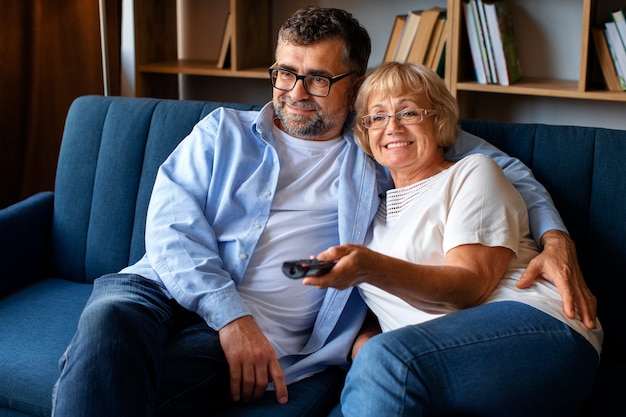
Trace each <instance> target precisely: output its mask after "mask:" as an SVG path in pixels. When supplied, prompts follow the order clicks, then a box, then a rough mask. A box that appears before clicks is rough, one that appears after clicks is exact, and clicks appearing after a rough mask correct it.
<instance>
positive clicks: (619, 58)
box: [604, 22, 626, 90]
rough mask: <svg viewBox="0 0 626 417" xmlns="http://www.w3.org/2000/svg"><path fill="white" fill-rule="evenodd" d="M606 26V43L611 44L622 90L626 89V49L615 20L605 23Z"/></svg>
mask: <svg viewBox="0 0 626 417" xmlns="http://www.w3.org/2000/svg"><path fill="white" fill-rule="evenodd" d="M604 27H605V29H604V35H605V36H606V43H607V45H608V46H609V51H610V53H611V57H612V58H613V65H614V66H615V72H616V73H617V79H618V80H619V84H620V86H621V88H622V90H626V78H625V77H626V51H624V48H622V47H620V46H621V45H620V43H621V40H620V38H619V33H617V27H615V22H607V23H605V24H604Z"/></svg>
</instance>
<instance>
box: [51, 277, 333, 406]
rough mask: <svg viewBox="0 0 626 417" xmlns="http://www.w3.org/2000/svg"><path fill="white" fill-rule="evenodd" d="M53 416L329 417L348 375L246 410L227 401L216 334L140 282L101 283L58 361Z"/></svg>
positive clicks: (305, 385)
mask: <svg viewBox="0 0 626 417" xmlns="http://www.w3.org/2000/svg"><path fill="white" fill-rule="evenodd" d="M60 367H61V375H60V377H59V380H58V381H57V383H56V385H55V388H54V393H53V401H52V404H53V413H52V415H53V416H63V417H70V416H90V417H98V416H116V417H124V416H128V417H142V416H196V415H197V416H200V415H202V416H222V415H223V416H229V417H230V416H242V417H243V416H255V417H257V416H276V415H279V414H281V415H290V416H317V415H320V416H326V415H327V414H328V411H329V409H330V408H332V406H333V405H334V404H336V403H337V401H338V397H339V393H340V392H341V386H342V384H343V380H344V377H345V372H344V371H342V370H340V369H337V368H330V369H328V370H326V371H325V372H322V373H319V374H317V375H313V376H312V377H309V378H306V379H305V380H303V381H299V382H296V383H294V384H291V385H289V387H288V388H289V402H288V403H287V404H285V405H280V404H278V402H277V401H276V398H275V394H274V392H266V395H265V397H264V398H262V399H260V400H258V401H255V402H252V403H247V404H241V403H234V402H233V401H232V400H231V399H230V388H229V371H228V363H227V361H226V358H225V356H224V353H223V351H222V348H221V345H220V343H219V337H218V333H217V332H216V331H214V330H212V329H211V328H209V327H208V326H207V325H206V323H205V322H204V321H203V320H202V319H201V318H200V317H199V316H198V315H196V314H194V313H191V312H189V311H187V310H185V309H184V308H182V307H181V306H180V305H178V304H177V303H176V302H175V301H174V300H170V299H168V298H167V297H166V296H165V295H164V294H163V292H162V291H161V289H160V288H159V287H158V285H156V283H154V282H153V281H150V280H147V279H145V278H142V277H140V276H137V275H122V274H112V275H106V276H104V277H102V278H99V279H97V280H96V281H95V283H94V289H93V292H92V294H91V297H90V298H89V300H88V302H87V305H86V306H85V309H84V311H83V313H82V315H81V318H80V321H79V323H78V328H77V330H76V333H75V335H74V338H73V339H72V341H71V343H70V345H69V346H68V348H67V349H66V352H65V353H64V355H63V357H62V358H61V360H60Z"/></svg>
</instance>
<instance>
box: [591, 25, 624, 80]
mask: <svg viewBox="0 0 626 417" xmlns="http://www.w3.org/2000/svg"><path fill="white" fill-rule="evenodd" d="M591 35H592V37H593V44H594V46H595V48H596V55H598V61H599V62H600V69H601V70H602V75H603V76H604V82H605V84H606V88H607V89H608V90H609V91H622V87H621V85H620V83H619V79H618V78H617V72H615V65H614V64H613V58H612V57H611V51H609V46H608V45H607V43H606V37H605V36H604V30H603V29H602V28H597V27H596V28H593V29H591Z"/></svg>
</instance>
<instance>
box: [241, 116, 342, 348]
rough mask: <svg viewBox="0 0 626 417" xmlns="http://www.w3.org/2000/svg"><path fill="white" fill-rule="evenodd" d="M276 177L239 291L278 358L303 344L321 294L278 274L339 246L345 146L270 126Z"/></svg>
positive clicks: (322, 296) (335, 141)
mask: <svg viewBox="0 0 626 417" xmlns="http://www.w3.org/2000/svg"><path fill="white" fill-rule="evenodd" d="M273 133H274V137H275V140H276V148H277V150H278V154H279V161H280V174H279V179H278V186H277V189H276V195H275V197H274V200H273V202H272V207H271V211H270V216H269V220H268V224H267V225H266V227H265V229H264V232H263V233H262V235H261V238H260V240H259V242H258V244H257V247H256V249H255V251H254V254H253V256H252V258H251V260H250V264H249V267H248V269H247V271H246V274H245V276H244V278H243V280H242V282H241V283H240V284H239V286H238V287H237V290H238V292H239V293H240V295H241V297H242V298H243V300H244V301H245V303H246V305H247V306H248V308H249V309H250V311H251V312H252V315H253V317H254V319H255V321H256V322H257V324H258V325H259V327H260V328H261V330H262V331H263V333H264V334H265V336H266V337H267V338H268V340H269V341H270V343H271V344H272V346H273V347H274V349H275V350H276V354H277V356H278V357H279V358H280V357H283V356H286V355H290V354H295V353H299V352H300V351H301V349H302V347H303V346H304V345H305V344H306V342H307V340H308V338H309V335H310V334H311V330H312V328H313V324H314V323H315V319H316V317H317V313H318V311H319V309H320V306H321V303H322V301H323V299H324V294H325V291H321V290H318V289H317V288H315V287H310V286H305V285H302V281H301V280H294V279H290V278H287V277H286V276H284V275H283V273H282V271H281V266H282V263H283V262H284V261H287V260H294V259H304V258H308V257H310V256H311V255H316V254H318V253H319V252H321V251H322V250H325V249H327V248H328V247H329V246H332V245H337V244H338V243H339V232H338V230H339V229H338V224H337V223H338V214H337V213H338V190H339V169H340V167H341V160H342V156H341V154H342V152H343V151H344V149H345V147H346V146H345V145H346V142H345V140H344V139H343V138H342V137H338V138H335V139H332V140H329V141H305V140H301V139H297V138H294V137H291V136H289V135H287V134H285V133H284V132H282V131H280V130H279V129H277V128H274V132H273Z"/></svg>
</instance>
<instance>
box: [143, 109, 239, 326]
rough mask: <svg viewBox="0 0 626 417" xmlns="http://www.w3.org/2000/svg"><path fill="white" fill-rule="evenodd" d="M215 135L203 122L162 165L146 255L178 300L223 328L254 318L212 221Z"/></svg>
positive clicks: (149, 218) (151, 206)
mask: <svg viewBox="0 0 626 417" xmlns="http://www.w3.org/2000/svg"><path fill="white" fill-rule="evenodd" d="M214 143H215V134H214V132H213V130H212V129H211V128H210V126H209V125H208V123H206V121H201V122H200V123H199V124H198V125H197V126H196V127H195V128H194V129H193V131H192V132H191V133H190V135H189V136H188V137H187V138H185V139H184V140H183V141H182V142H181V144H180V145H179V146H178V147H177V148H176V149H175V150H174V152H173V153H172V154H171V155H170V157H169V158H168V159H167V160H166V161H165V162H164V163H163V164H162V165H161V167H160V168H159V171H158V173H157V178H156V181H155V185H154V189H153V192H152V196H151V199H150V204H149V207H148V214H147V219H146V254H147V256H148V258H149V260H150V263H151V265H152V267H153V268H154V270H155V271H156V272H157V273H158V274H159V277H160V279H161V281H162V282H163V284H164V285H165V287H166V288H167V290H168V291H169V292H170V294H171V295H172V296H173V297H174V298H175V299H176V301H177V302H178V303H179V304H180V305H182V306H183V307H185V308H186V309H188V310H190V311H194V312H196V313H198V314H199V315H200V316H201V317H202V318H203V319H204V320H205V321H206V322H207V324H208V325H209V326H210V327H212V328H214V329H216V330H219V329H220V328H222V327H223V326H225V325H226V324H228V323H230V322H231V321H233V320H235V319H237V318H239V317H242V316H245V315H249V314H250V311H249V310H248V308H247V307H246V305H245V303H244V302H243V300H242V299H241V297H240V296H239V294H238V293H237V291H236V288H235V282H234V281H233V279H232V277H231V276H230V274H229V273H228V272H227V271H226V270H225V269H224V262H223V260H222V259H221V257H220V251H219V247H218V242H217V236H216V233H215V231H214V229H213V227H212V225H211V223H210V222H209V220H208V219H207V215H206V212H205V211H206V207H205V206H206V202H207V193H208V192H209V189H210V184H211V179H212V175H213V172H212V161H213V157H212V154H213V149H214Z"/></svg>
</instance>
